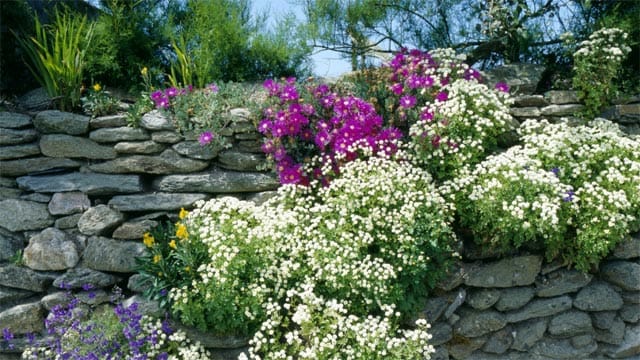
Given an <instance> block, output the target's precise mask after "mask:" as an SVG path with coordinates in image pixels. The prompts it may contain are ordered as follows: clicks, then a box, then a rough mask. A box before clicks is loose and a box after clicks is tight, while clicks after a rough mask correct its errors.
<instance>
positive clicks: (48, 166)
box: [0, 157, 81, 177]
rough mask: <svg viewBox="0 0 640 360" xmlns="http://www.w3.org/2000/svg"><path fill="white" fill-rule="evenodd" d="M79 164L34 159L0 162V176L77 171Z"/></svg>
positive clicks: (56, 159)
mask: <svg viewBox="0 0 640 360" xmlns="http://www.w3.org/2000/svg"><path fill="white" fill-rule="evenodd" d="M80 165H81V164H80V163H79V162H77V161H74V160H71V159H58V158H50V157H35V158H27V159H19V160H9V161H0V169H2V176H13V177H18V176H23V175H27V174H36V173H46V172H50V171H52V172H57V171H64V170H66V169H69V170H71V169H77V168H79V167H80Z"/></svg>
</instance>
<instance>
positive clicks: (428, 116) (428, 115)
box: [420, 109, 433, 121]
mask: <svg viewBox="0 0 640 360" xmlns="http://www.w3.org/2000/svg"><path fill="white" fill-rule="evenodd" d="M420 120H426V121H432V120H433V112H432V111H431V110H429V109H424V111H422V112H421V113H420Z"/></svg>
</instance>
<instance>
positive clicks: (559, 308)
mask: <svg viewBox="0 0 640 360" xmlns="http://www.w3.org/2000/svg"><path fill="white" fill-rule="evenodd" d="M571 305H572V300H571V298H570V297H569V296H567V295H564V296H559V297H555V298H549V299H535V300H533V301H531V302H530V303H529V304H527V305H526V306H525V307H523V308H521V309H519V310H515V311H511V312H509V313H507V322H509V323H514V322H520V321H523V320H527V319H532V318H539V317H545V316H550V315H555V314H558V313H561V312H563V311H566V310H569V309H571Z"/></svg>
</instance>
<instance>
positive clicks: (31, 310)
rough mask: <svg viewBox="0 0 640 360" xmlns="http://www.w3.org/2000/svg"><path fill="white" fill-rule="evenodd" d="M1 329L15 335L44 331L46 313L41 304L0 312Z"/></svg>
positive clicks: (33, 303)
mask: <svg viewBox="0 0 640 360" xmlns="http://www.w3.org/2000/svg"><path fill="white" fill-rule="evenodd" d="M0 328H1V329H9V330H11V332H12V333H13V334H27V333H37V332H40V331H42V330H43V329H44V311H43V308H42V305H41V304H40V302H39V301H38V302H32V303H28V304H22V305H17V306H14V307H12V308H10V309H8V310H5V311H3V312H0Z"/></svg>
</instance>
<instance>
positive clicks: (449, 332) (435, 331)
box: [429, 322, 453, 346]
mask: <svg viewBox="0 0 640 360" xmlns="http://www.w3.org/2000/svg"><path fill="white" fill-rule="evenodd" d="M429 334H431V339H430V340H429V345H433V346H438V345H442V344H444V343H446V342H448V341H449V340H451V339H452V338H453V328H452V327H451V325H449V324H447V323H445V322H438V323H435V324H432V325H431V328H430V329H429Z"/></svg>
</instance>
